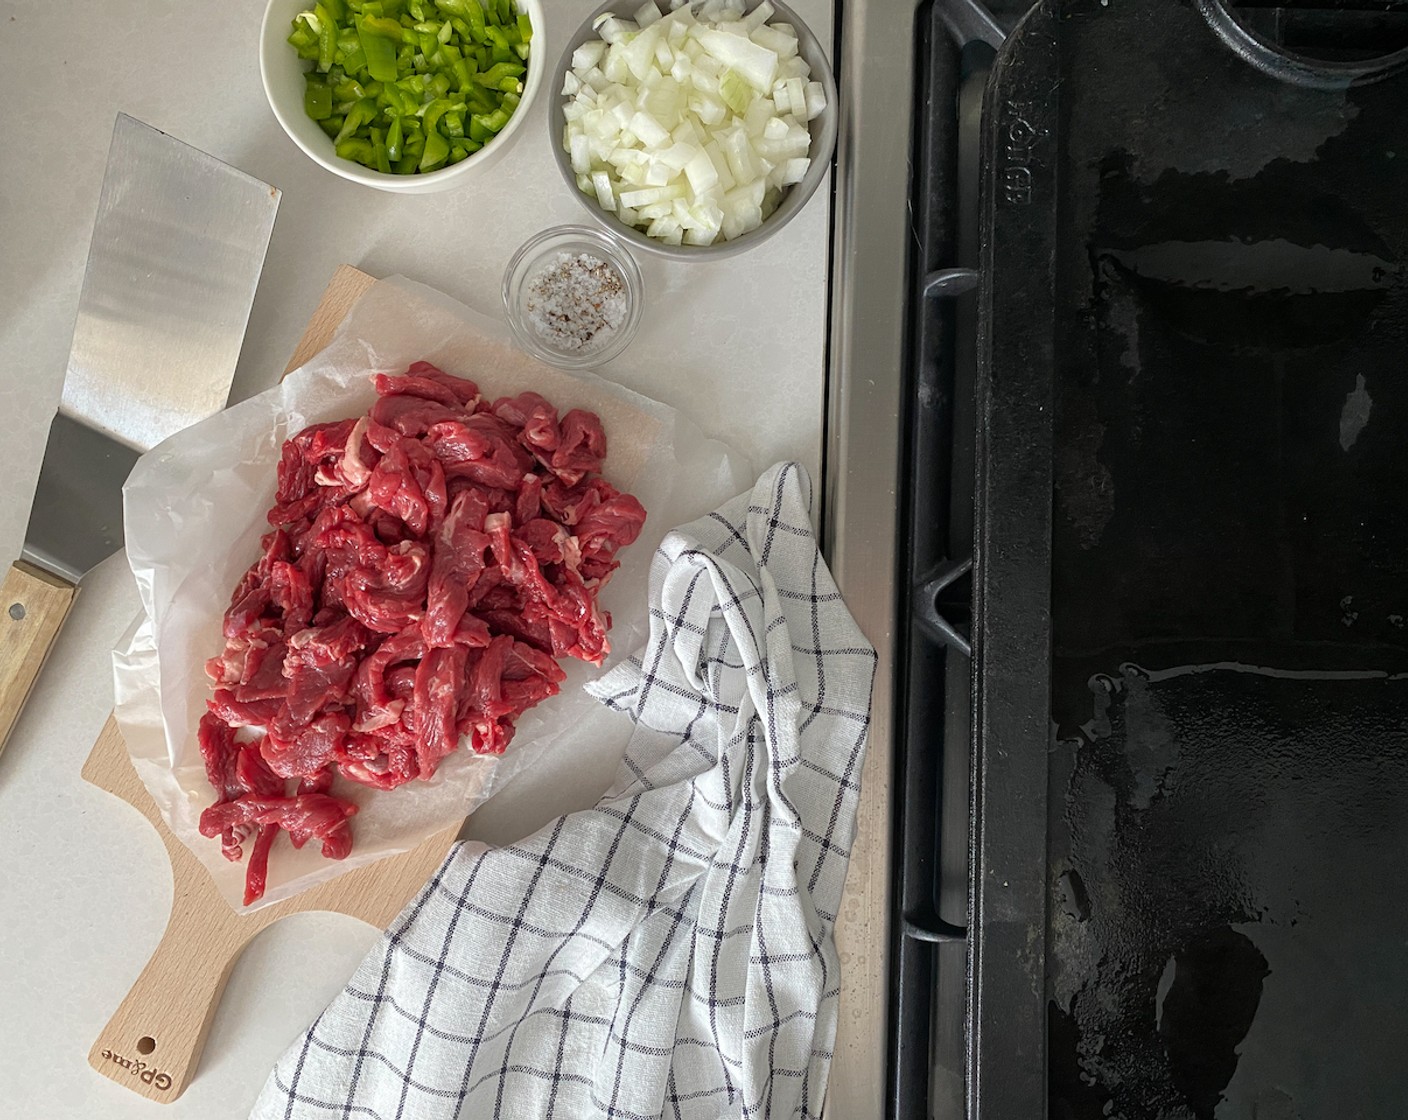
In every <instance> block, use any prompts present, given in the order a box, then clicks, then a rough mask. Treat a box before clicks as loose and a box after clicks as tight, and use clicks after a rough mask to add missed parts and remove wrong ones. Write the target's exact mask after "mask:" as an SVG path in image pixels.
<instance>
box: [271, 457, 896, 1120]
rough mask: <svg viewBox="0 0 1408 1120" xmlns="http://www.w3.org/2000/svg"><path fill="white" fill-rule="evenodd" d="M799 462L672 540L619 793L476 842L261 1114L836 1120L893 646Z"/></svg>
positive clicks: (601, 690) (633, 695)
mask: <svg viewBox="0 0 1408 1120" xmlns="http://www.w3.org/2000/svg"><path fill="white" fill-rule="evenodd" d="M809 506H810V483H809V481H808V479H807V477H806V474H805V472H803V470H802V469H801V468H800V467H798V466H797V465H796V464H791V463H785V464H780V465H778V466H776V467H773V468H772V469H771V470H769V471H768V472H767V473H765V474H764V475H763V476H762V477H761V478H760V479H759V480H758V482H757V484H756V485H755V486H754V488H753V489H752V491H751V492H749V493H746V494H743V495H740V496H739V497H738V498H736V499H734V500H733V501H732V502H730V503H728V504H727V505H725V506H724V507H723V508H721V509H719V510H718V511H716V512H715V513H712V514H710V515H709V516H707V517H704V518H702V519H700V520H699V521H696V522H694V523H693V524H691V525H688V526H685V527H684V528H682V529H679V530H676V531H675V532H673V533H671V534H670V535H669V536H668V537H667V538H666V539H665V541H664V543H663V544H662V545H661V548H660V550H659V552H658V553H657V555H656V557H655V560H654V563H653V566H652V568H651V579H650V595H651V612H650V614H651V629H650V638H649V641H648V642H647V643H646V645H645V647H644V648H643V649H642V650H641V651H639V652H638V653H637V654H636V656H634V657H632V658H631V659H629V660H627V661H625V662H623V663H621V664H620V665H619V666H617V667H616V668H615V669H613V670H611V671H610V672H608V673H607V674H605V675H604V676H603V677H602V678H601V679H599V680H598V681H597V682H595V684H593V685H592V691H593V693H594V694H595V695H596V696H597V697H598V698H599V699H600V700H601V701H602V702H604V703H606V704H608V705H610V706H611V707H613V708H616V709H618V710H620V711H622V712H624V713H626V714H627V715H628V716H630V718H631V719H632V720H633V721H634V723H635V729H634V731H633V734H632V737H631V742H630V745H629V747H628V749H627V752H626V756H625V758H624V760H623V763H622V768H621V771H620V774H619V777H618V779H617V782H616V784H615V785H614V786H613V788H612V789H611V790H609V791H608V792H607V793H606V794H605V795H604V797H603V798H602V799H601V801H600V802H599V803H598V804H597V806H596V807H595V808H594V809H591V810H586V811H583V812H579V813H572V814H569V815H568V816H565V817H561V818H559V819H557V820H556V821H554V822H552V823H551V824H550V825H548V826H547V827H545V828H543V829H542V830H541V831H539V832H538V833H536V834H535V835H533V836H531V837H529V838H528V839H526V840H524V841H522V842H521V843H518V844H514V845H512V846H511V847H507V848H500V849H485V848H484V847H483V846H482V845H478V844H469V843H465V844H460V845H457V847H456V849H455V850H454V851H453V852H452V853H451V854H450V856H449V857H448V858H447V859H446V861H445V863H444V864H443V865H442V866H441V868H440V869H439V871H438V872H436V874H435V876H434V877H433V878H432V879H431V880H430V882H429V883H427V884H426V886H425V888H424V889H423V890H422V891H421V892H420V894H419V896H418V897H417V898H416V899H415V901H414V902H413V903H412V904H411V905H410V906H409V907H408V908H407V909H406V910H405V911H404V912H403V913H402V914H401V915H400V917H399V918H398V919H397V920H396V922H395V924H394V925H392V927H391V928H390V929H389V930H388V931H387V933H386V936H385V937H384V938H383V939H382V941H381V942H380V943H379V945H378V946H377V947H376V948H375V949H374V950H373V951H372V952H371V953H370V954H369V955H368V957H367V958H366V960H364V961H363V962H362V964H361V966H360V967H359V968H358V969H357V972H356V974H355V975H354V976H353V977H352V980H351V982H350V983H349V984H348V986H347V988H346V990H345V991H344V992H343V993H342V994H341V995H340V996H338V998H337V999H336V1000H335V1001H334V1002H333V1003H332V1004H331V1005H330V1006H329V1007H328V1008H327V1010H326V1011H324V1012H323V1014H322V1015H320V1016H319V1017H318V1019H317V1020H316V1021H315V1022H314V1023H313V1025H312V1027H310V1028H309V1029H308V1031H307V1032H306V1033H305V1034H304V1035H303V1037H302V1038H301V1039H299V1040H298V1042H297V1043H296V1044H295V1045H294V1046H293V1047H292V1048H291V1049H290V1050H289V1051H288V1052H287V1053H286V1054H285V1055H284V1057H283V1058H282V1059H281V1060H280V1062H279V1064H278V1066H277V1067H276V1068H275V1070H274V1072H273V1074H272V1075H271V1076H270V1078H269V1081H268V1083H267V1084H266V1086H265V1088H264V1091H263V1093H262V1094H261V1096H260V1098H259V1101H258V1103H257V1105H256V1107H255V1110H254V1116H255V1117H257V1118H258V1120H293V1118H294V1117H299V1118H310V1120H311V1118H317V1120H327V1118H337V1120H352V1118H354V1117H356V1118H368V1120H452V1118H454V1117H471V1118H476V1120H477V1118H480V1117H493V1118H496V1120H498V1118H529V1117H563V1118H569V1117H570V1118H572V1120H581V1118H585V1117H601V1118H611V1120H647V1118H649V1120H654V1118H656V1117H662V1118H666V1120H720V1118H724V1117H736V1118H740V1120H742V1118H753V1117H757V1118H768V1120H771V1118H782V1117H798V1118H802V1120H808V1118H813V1117H817V1116H819V1115H820V1112H821V1106H822V1100H823V1096H824V1093H825V1088H826V1074H827V1069H828V1067H829V1065H830V1060H831V1047H832V1043H833V1040H834V1038H835V1031H836V1015H837V1001H838V996H839V991H840V968H839V962H838V960H837V956H836V950H835V946H834V943H833V939H832V927H833V925H834V923H835V919H836V914H837V910H838V908H839V905H840V901H841V888H842V883H843V881H844V879H845V873H846V864H847V861H848V859H849V855H850V846H851V843H852V840H853V837H854V833H855V812H856V803H857V800H858V796H859V790H860V772H861V762H862V759H863V757H864V752H865V743H866V731H867V727H868V723H869V712H870V693H871V684H872V680H873V677H874V669H875V653H874V650H873V649H872V648H871V646H870V644H869V643H868V642H867V641H866V640H865V638H864V637H863V636H862V634H861V633H860V631H859V629H858V628H857V627H856V625H855V622H854V621H853V620H852V618H851V617H850V614H849V613H848V612H847V610H846V607H845V605H844V604H843V603H842V601H841V597H840V594H839V592H838V591H837V589H836V586H835V584H834V583H833V582H832V579H831V576H830V573H829V572H828V571H827V569H826V565H825V563H824V562H823V560H822V558H821V555H820V553H819V551H818V549H817V546H816V541H815V539H814V536H813V533H812V529H811V525H810V521H809V517H808V510H809Z"/></svg>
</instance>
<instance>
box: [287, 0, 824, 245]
mask: <svg viewBox="0 0 1408 1120" xmlns="http://www.w3.org/2000/svg"><path fill="white" fill-rule="evenodd" d="M658 2H659V0H657V5H658ZM759 3H761V0H744V5H743V7H744V10H745V11H749V12H751V11H752V10H753V9H754V8H756V7H757V6H758V4H759ZM771 3H772V6H773V8H774V9H775V10H776V13H777V14H776V15H774V16H773V17H772V19H770V20H769V21H768V22H769V23H790V24H791V25H792V26H793V28H795V29H796V32H797V51H798V53H799V54H800V55H801V56H802V57H803V58H805V59H806V60H807V65H809V66H810V67H811V69H812V80H813V81H817V82H820V83H821V85H822V88H823V89H825V90H826V108H825V110H823V111H822V113H821V115H820V116H818V117H817V118H816V119H815V120H813V121H812V122H811V134H812V146H811V150H810V151H809V152H808V153H807V154H808V155H809V156H810V157H811V161H812V162H811V166H810V167H809V168H808V169H807V173H806V175H805V176H803V177H802V181H801V182H800V183H795V184H793V185H792V186H790V187H788V188H787V193H786V194H784V195H783V196H782V201H781V202H779V203H778V204H777V209H776V210H774V211H773V212H772V213H771V214H769V215H768V217H767V218H766V219H765V220H764V221H763V224H762V225H760V226H759V227H758V228H757V229H753V230H749V231H748V232H747V233H745V234H742V235H741V236H739V237H735V238H734V239H733V240H731V241H716V242H714V244H712V245H666V244H665V243H664V242H663V241H661V240H659V239H658V238H654V237H647V236H646V235H645V231H644V230H640V229H636V228H635V227H634V226H628V225H626V224H625V223H623V222H622V221H621V220H620V219H619V218H617V217H616V215H615V214H613V213H610V212H608V211H606V210H603V209H602V208H601V207H600V206H599V205H598V204H597V201H596V196H595V195H592V196H588V195H586V194H583V193H582V192H581V191H580V190H578V189H577V176H576V174H575V173H574V172H573V171H572V161H571V159H570V158H569V157H568V155H567V153H566V152H565V151H564V150H563V148H562V130H563V127H564V125H565V124H566V118H565V117H564V116H563V115H562V107H563V104H564V100H563V97H562V78H563V75H564V74H566V73H567V71H568V70H570V69H571V68H572V52H573V51H575V50H576V49H577V48H578V47H580V46H581V45H582V44H583V43H585V42H586V41H587V40H588V39H592V38H596V37H597V35H596V31H595V29H594V28H593V27H592V24H593V23H595V22H596V19H597V17H598V16H600V15H602V14H604V13H606V12H616V13H617V14H619V15H622V16H629V15H630V14H631V13H632V12H633V11H635V10H636V9H637V8H639V7H640V0H605V3H603V4H602V5H601V6H600V7H598V8H597V9H596V11H594V12H593V13H592V14H591V15H590V16H589V17H588V18H587V19H586V21H585V22H584V23H583V24H582V25H581V27H579V28H578V29H577V33H576V34H575V35H573V36H572V38H571V39H570V40H569V41H568V43H567V47H566V49H565V50H564V51H563V52H562V54H561V56H560V57H559V59H558V61H557V65H556V66H555V67H554V68H553V71H552V88H551V89H550V90H549V91H548V97H549V100H548V140H549V142H550V143H551V144H552V151H553V155H554V157H555V158H556V159H557V167H558V170H559V171H560V172H562V179H563V181H564V182H565V183H566V184H567V188H568V190H570V191H571V192H572V195H573V197H574V198H576V200H577V201H578V202H580V203H581V204H582V205H583V206H585V207H586V209H587V212H588V213H590V214H591V216H592V217H593V218H594V219H595V220H596V221H598V222H600V223H601V224H602V225H603V226H604V227H606V228H607V229H609V230H610V231H611V232H612V233H614V234H615V235H616V236H617V237H620V238H622V239H623V240H625V241H626V242H627V243H628V244H630V245H634V246H635V247H636V248H637V249H644V250H645V251H646V252H650V253H658V254H659V255H661V256H665V257H670V258H672V259H674V260H689V261H709V260H718V259H719V258H720V257H731V256H733V255H734V254H735V253H741V252H743V251H744V250H745V249H751V248H752V247H753V246H754V245H757V244H759V243H760V242H762V241H764V240H766V239H767V238H769V237H771V236H772V235H773V234H774V233H776V232H777V231H778V230H780V229H781V228H782V227H783V226H785V225H786V224H787V223H788V222H790V221H791V220H792V219H793V217H795V216H796V215H797V213H798V212H799V211H800V210H801V209H802V207H803V206H805V205H806V204H807V200H808V199H810V198H811V196H812V195H813V194H814V193H815V192H816V189H817V187H819V186H820V185H821V181H822V180H823V179H824V178H826V173H827V172H828V171H829V170H830V169H831V157H832V155H833V154H834V153H835V151H836V131H837V127H838V120H839V117H840V111H839V109H838V108H837V105H836V79H835V76H834V75H833V74H832V72H831V61H830V60H829V59H828V58H827V57H826V52H825V51H824V50H822V47H821V42H820V41H819V40H818V39H817V37H816V35H815V34H813V33H812V29H811V28H810V27H808V26H807V25H806V23H804V22H803V20H802V19H801V17H800V16H798V15H797V13H796V12H794V11H793V10H792V9H791V8H789V7H788V6H787V5H786V4H785V3H783V2H782V0H771ZM289 18H290V19H292V18H293V17H292V16H290V17H289ZM536 43H537V40H536V38H535V39H534V44H535V45H536ZM299 96H300V97H302V93H301V92H300V93H299Z"/></svg>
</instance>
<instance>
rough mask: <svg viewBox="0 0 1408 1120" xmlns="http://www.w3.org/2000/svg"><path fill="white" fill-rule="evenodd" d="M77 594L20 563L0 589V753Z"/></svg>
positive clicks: (8, 575)
mask: <svg viewBox="0 0 1408 1120" xmlns="http://www.w3.org/2000/svg"><path fill="white" fill-rule="evenodd" d="M77 594H78V588H76V587H74V586H73V584H71V583H68V582H67V581H65V580H62V579H60V578H59V577H58V576H54V575H50V574H49V573H48V572H46V571H44V570H43V569H41V568H36V567H35V566H34V565H33V564H29V563H26V562H25V561H24V560H18V561H16V562H15V563H14V564H13V565H12V566H11V567H10V571H9V573H8V574H7V575H6V576H5V582H4V584H3V586H0V751H3V750H4V749H5V742H6V740H8V739H9V737H10V732H11V730H13V728H14V726H15V724H16V723H17V722H18V721H19V718H20V711H21V709H23V708H24V702H25V700H27V699H28V698H29V691H30V689H31V688H33V687H34V681H35V679H36V678H37V677H38V676H39V670H40V669H42V668H43V667H44V659H45V658H47V657H48V656H49V650H50V649H52V648H53V645H54V641H55V640H56V639H57V638H58V636H59V631H60V630H61V629H62V628H63V624H64V619H65V618H67V617H68V612H69V608H70V607H72V606H73V599H74V596H75V595H77Z"/></svg>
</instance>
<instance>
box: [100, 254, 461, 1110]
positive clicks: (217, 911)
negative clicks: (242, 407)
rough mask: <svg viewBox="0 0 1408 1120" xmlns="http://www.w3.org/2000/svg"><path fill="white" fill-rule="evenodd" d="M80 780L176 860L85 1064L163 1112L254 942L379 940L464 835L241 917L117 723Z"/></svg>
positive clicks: (356, 282) (317, 341) (442, 836)
mask: <svg viewBox="0 0 1408 1120" xmlns="http://www.w3.org/2000/svg"><path fill="white" fill-rule="evenodd" d="M372 283H373V280H372V277H370V276H368V275H367V274H366V273H364V272H359V271H358V270H357V269H355V268H351V267H349V266H347V265H343V266H342V267H341V268H339V269H338V270H337V272H336V273H335V274H334V275H333V278H332V280H331V282H330V283H329V284H328V287H327V290H326V291H325V292H324V293H323V298H322V300H321V302H319V304H318V307H317V310H316V311H314V312H313V317H312V318H311V319H310V320H309V322H308V326H307V329H306V330H304V332H303V337H302V339H301V340H300V341H299V343H298V346H297V348H296V349H295V350H294V352H293V357H292V358H290V359H289V363H288V368H287V369H286V370H285V371H284V372H285V373H288V372H289V371H290V370H294V369H297V368H298V367H299V366H301V365H303V363H304V362H306V361H307V360H308V359H309V358H311V357H312V356H313V355H314V354H316V353H318V351H320V350H322V349H323V347H325V346H326V345H327V344H328V342H329V340H330V339H331V338H332V335H333V332H334V331H335V330H336V329H337V326H338V324H339V323H341V322H342V320H343V318H344V317H345V316H346V315H347V312H348V311H349V310H350V309H351V307H352V305H353V304H354V303H356V302H357V299H358V297H360V296H361V295H362V293H363V292H365V291H366V290H367V289H368V288H369V287H371V285H372ZM83 777H84V778H85V779H87V780H88V781H89V782H91V783H92V784H93V785H95V786H99V787H101V788H102V789H105V790H107V791H108V792H109V793H113V794H116V795H117V796H118V797H120V798H122V799H123V800H124V801H126V802H127V803H128V804H129V805H132V806H133V807H135V808H136V809H137V811H138V812H140V813H141V814H142V815H143V816H145V817H146V818H147V819H148V820H149V821H151V823H152V827H153V828H155V829H156V831H157V833H158V834H159V835H160V836H161V839H162V843H164V844H165V845H166V851H167V853H168V854H169V855H170V857H171V878H172V885H173V890H172V896H171V918H170V920H169V921H168V922H167V925H166V932H165V933H164V934H162V937H161V941H160V942H159V943H158V944H157V947H156V951H155V952H153V953H152V957H151V960H149V961H148V962H147V966H146V968H144V969H143V970H142V974H141V975H140V976H139V977H137V982H136V983H135V984H133V985H132V990H131V991H129V992H128V993H127V997H126V998H125V999H124V1000H123V1001H122V1003H121V1004H120V1005H119V1006H118V1008H117V1011H116V1012H114V1013H113V1016H112V1018H111V1019H110V1020H109V1021H108V1025H107V1026H106V1027H104V1028H103V1031H102V1033H101V1034H99V1036H98V1040H97V1041H96V1042H94V1043H93V1049H92V1050H91V1051H89V1054H88V1062H89V1064H90V1065H91V1066H92V1067H93V1068H94V1069H96V1070H97V1071H98V1072H99V1073H101V1074H102V1075H103V1076H104V1077H108V1078H111V1079H112V1080H113V1081H116V1082H117V1083H118V1084H119V1085H123V1086H125V1087H126V1088H128V1089H131V1090H132V1091H133V1092H134V1093H140V1094H141V1095H142V1096H144V1097H148V1098H150V1099H151V1100H154V1101H160V1102H163V1103H165V1102H168V1101H174V1100H175V1099H176V1098H177V1097H179V1096H180V1095H181V1093H182V1092H183V1091H184V1090H185V1088H186V1086H187V1085H189V1084H190V1081H191V1077H192V1076H193V1075H194V1073H195V1071H196V1067H197V1065H198V1064H199V1063H200V1054H201V1050H202V1049H203V1048H204V1046H205V1036H206V1033H207V1032H208V1031H209V1030H210V1023H211V1020H212V1019H213V1018H214V1016H215V1008H216V1006H217V1005H218V1004H219V1002H220V993H221V992H223V991H224V989H225V981H226V980H228V979H229V976H230V970H231V969H232V968H233V967H234V964H235V961H236V960H238V959H239V955H240V953H241V952H243V951H244V947H245V946H246V945H248V944H249V943H250V941H251V940H253V938H254V936H255V934H257V933H258V932H259V931H260V930H262V929H264V928H266V927H267V926H270V925H272V924H273V923H274V922H277V921H278V920H279V919H280V918H283V917H286V916H287V915H289V914H299V913H303V912H305V911H308V910H328V911H332V912H334V913H338V914H350V915H351V916H352V917H354V918H361V919H362V920H363V921H365V922H370V923H371V924H372V925H374V926H376V927H378V928H384V927H385V926H387V925H389V924H390V923H391V920H392V919H393V918H394V917H395V916H396V915H397V914H398V913H400V911H401V909H402V908H403V907H404V906H405V905H406V903H407V902H409V901H410V900H411V898H412V897H413V896H414V895H415V893H416V891H418V890H419V889H420V888H421V886H422V885H423V884H424V883H425V881H426V879H428V878H429V877H430V875H431V873H432V872H433V871H434V870H435V868H436V867H438V866H439V864H440V862H441V860H443V859H444V858H445V853H446V852H448V851H449V849H450V845H451V844H453V843H454V841H455V837H456V836H457V835H458V834H459V829H460V826H458V825H456V826H454V827H451V828H446V829H444V830H442V831H441V832H438V833H436V834H435V835H434V836H432V837H430V839H428V840H426V841H425V842H424V843H423V844H421V845H420V846H419V847H417V848H413V849H412V850H411V851H408V852H405V853H403V854H402V855H399V856H392V857H389V858H387V859H383V860H378V861H377V862H376V863H373V864H369V865H368V866H366V867H361V868H358V869H357V870H355V871H349V872H348V873H347V874H345V875H340V876H338V877H337V878H336V879H334V880H332V881H331V882H327V883H323V884H320V885H319V886H317V887H313V888H312V889H310V890H307V891H304V892H303V893H302V894H300V895H298V896H297V897H295V898H290V899H286V900H285V901H283V902H279V903H275V904H274V905H272V906H266V907H264V908H262V909H260V910H256V911H254V912H253V913H248V914H240V913H236V912H235V911H234V910H232V909H231V908H230V906H229V904H228V903H227V902H226V901H225V900H224V899H223V898H221V897H220V895H219V894H218V893H216V890H215V884H214V882H213V880H212V879H211V878H210V875H209V874H208V873H207V872H206V870H205V868H204V867H203V866H201V863H200V861H199V860H197V859H196V857H195V856H194V855H192V854H191V852H190V850H189V849H188V848H187V847H186V846H185V845H184V844H182V843H181V842H180V841H179V840H177V839H176V837H174V836H173V835H172V834H171V832H170V830H169V829H168V828H167V827H166V824H165V822H164V821H163V820H162V819H161V814H160V812H159V811H158V810H157V807H156V803H155V802H154V801H153V800H152V798H151V795H150V794H149V793H147V789H146V787H145V786H144V785H143V784H142V782H141V779H140V778H138V777H137V772H136V771H135V770H134V769H133V768H132V761H131V759H130V758H129V757H128V754H127V746H126V744H125V743H124V742H123V741H122V734H121V732H119V731H118V729H117V723H116V722H115V721H114V720H113V719H112V717H111V716H109V717H108V721H107V723H106V724H105V725H104V726H103V730H102V732H101V734H99V736H98V741H97V742H96V743H95V744H94V745H93V752H92V753H91V754H90V755H89V756H88V761H87V762H85V763H84V765H83Z"/></svg>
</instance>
